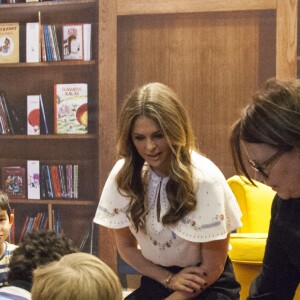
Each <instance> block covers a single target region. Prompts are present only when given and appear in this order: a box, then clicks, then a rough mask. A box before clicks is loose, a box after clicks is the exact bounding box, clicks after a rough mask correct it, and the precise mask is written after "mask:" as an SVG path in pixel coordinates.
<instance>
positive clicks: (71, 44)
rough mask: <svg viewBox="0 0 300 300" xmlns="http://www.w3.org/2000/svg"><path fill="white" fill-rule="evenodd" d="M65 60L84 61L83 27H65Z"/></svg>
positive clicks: (71, 25)
mask: <svg viewBox="0 0 300 300" xmlns="http://www.w3.org/2000/svg"><path fill="white" fill-rule="evenodd" d="M62 54H63V59H71V60H72V59H74V60H83V25H82V24H65V25H63V49H62Z"/></svg>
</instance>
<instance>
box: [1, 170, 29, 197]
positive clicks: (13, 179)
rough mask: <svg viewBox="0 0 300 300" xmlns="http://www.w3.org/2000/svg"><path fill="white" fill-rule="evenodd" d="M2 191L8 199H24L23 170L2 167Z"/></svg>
mask: <svg viewBox="0 0 300 300" xmlns="http://www.w3.org/2000/svg"><path fill="white" fill-rule="evenodd" d="M2 189H3V191H4V192H6V193H7V195H8V198H10V199H11V198H26V172H25V168H23V167H20V166H17V167H2Z"/></svg>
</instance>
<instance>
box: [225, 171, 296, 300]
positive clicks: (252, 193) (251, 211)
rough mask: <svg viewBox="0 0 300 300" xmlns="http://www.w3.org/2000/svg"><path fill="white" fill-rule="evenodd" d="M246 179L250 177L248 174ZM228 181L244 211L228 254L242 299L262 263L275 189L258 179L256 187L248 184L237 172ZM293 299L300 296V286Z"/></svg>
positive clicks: (245, 295) (231, 240) (246, 294)
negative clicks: (240, 225) (239, 285)
mask: <svg viewBox="0 0 300 300" xmlns="http://www.w3.org/2000/svg"><path fill="white" fill-rule="evenodd" d="M244 180H245V181H247V180H246V178H244ZM227 182H228V184H229V186H230V188H231V190H232V191H233V193H234V195H235V197H236V199H237V201H238V203H239V205H240V208H241V211H242V213H243V216H242V222H243V226H242V227H241V228H239V229H237V232H236V233H232V234H231V237H230V251H229V256H230V258H231V260H232V264H233V268H234V271H235V274H236V277H237V280H238V282H239V283H240V284H241V286H242V288H241V300H245V299H246V298H247V296H248V293H249V289H250V285H251V282H252V281H253V279H254V278H255V277H256V276H257V275H258V274H259V272H260V269H261V266H262V260H263V256H264V252H265V246H266V239H267V236H268V231H269V223H270V218H271V205H272V202H273V198H274V196H275V192H274V191H273V190H272V189H271V188H270V187H268V186H267V185H265V184H262V183H260V182H257V181H255V184H256V185H257V187H255V186H253V185H251V184H247V183H246V182H244V181H243V180H242V179H241V178H240V177H239V176H237V175H235V176H233V177H231V178H229V179H228V180H227ZM294 299H298V300H299V299H300V288H299V287H298V289H297V292H296V295H295V297H294Z"/></svg>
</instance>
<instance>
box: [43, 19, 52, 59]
mask: <svg viewBox="0 0 300 300" xmlns="http://www.w3.org/2000/svg"><path fill="white" fill-rule="evenodd" d="M43 27H44V38H45V45H46V55H47V61H53V56H52V50H51V45H50V37H49V32H48V25H43Z"/></svg>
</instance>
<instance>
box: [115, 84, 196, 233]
mask: <svg viewBox="0 0 300 300" xmlns="http://www.w3.org/2000/svg"><path fill="white" fill-rule="evenodd" d="M139 116H146V117H148V118H151V119H152V120H154V121H155V122H157V124H158V125H159V127H160V128H161V130H162V131H163V134H164V136H165V137H166V139H167V141H168V144H169V146H170V149H171V151H172V155H171V157H170V164H171V170H170V175H169V177H170V179H169V181H168V183H167V187H166V190H167V195H168V200H169V202H170V210H169V211H168V212H167V213H166V214H165V215H164V216H163V218H162V222H163V224H174V223H176V222H177V221H179V219H180V218H182V217H183V216H185V215H186V214H187V213H188V212H190V211H191V210H193V209H194V207H195V206H196V198H195V195H194V189H193V180H192V169H191V156H190V153H191V149H193V148H195V139H194V134H193V130H192V127H191V123H190V120H189V117H188V115H187V113H186V111H185V109H184V108H183V105H182V103H181V102H180V100H179V99H178V96H177V95H176V94H175V93H174V91H173V90H172V89H171V88H169V87H168V86H166V85H164V84H162V83H158V82H154V83H149V84H146V85H144V86H142V87H139V88H137V89H135V90H134V91H133V92H132V93H131V94H130V95H129V97H128V98H127V100H126V101H125V103H124V106H123V109H122V111H121V114H120V118H119V127H118V136H117V152H118V155H119V156H120V157H121V158H124V159H125V163H124V165H123V167H122V169H121V170H120V172H119V173H118V175H117V179H116V180H117V185H118V188H119V191H120V192H121V193H122V194H124V195H126V196H128V197H130V199H131V202H130V205H129V208H128V215H130V217H131V219H132V221H133V223H134V225H135V228H136V230H138V229H139V228H143V227H144V225H145V223H144V221H145V216H146V214H147V211H148V207H147V199H145V181H146V176H147V173H143V172H142V168H143V167H144V160H143V159H142V157H141V156H140V155H139V154H138V152H137V150H136V149H135V146H134V144H133V142H132V139H131V130H132V127H133V125H134V122H135V120H136V119H137V117H139Z"/></svg>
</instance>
